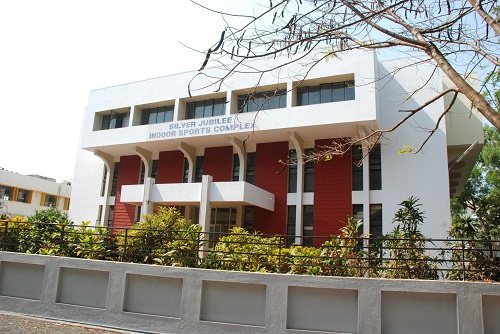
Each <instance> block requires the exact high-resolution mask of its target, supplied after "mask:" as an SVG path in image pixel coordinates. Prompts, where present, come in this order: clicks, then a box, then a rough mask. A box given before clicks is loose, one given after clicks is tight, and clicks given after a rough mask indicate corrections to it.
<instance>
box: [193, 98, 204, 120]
mask: <svg viewBox="0 0 500 334" xmlns="http://www.w3.org/2000/svg"><path fill="white" fill-rule="evenodd" d="M204 112H205V104H204V103H203V101H201V102H196V105H195V107H194V118H203V117H204Z"/></svg>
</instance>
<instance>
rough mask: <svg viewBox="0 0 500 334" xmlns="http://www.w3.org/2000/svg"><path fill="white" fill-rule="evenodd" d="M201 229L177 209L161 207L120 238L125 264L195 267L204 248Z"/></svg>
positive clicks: (119, 242) (120, 247)
mask: <svg viewBox="0 0 500 334" xmlns="http://www.w3.org/2000/svg"><path fill="white" fill-rule="evenodd" d="M200 232H201V226H200V225H196V224H192V223H191V222H190V221H186V219H185V218H184V217H183V216H182V215H181V213H180V212H179V211H178V210H177V209H175V208H171V207H169V208H165V207H160V208H159V209H158V213H154V214H147V215H144V216H143V218H142V221H141V222H139V223H137V224H135V225H134V226H133V227H132V229H129V230H125V231H123V232H120V233H119V234H118V236H117V244H118V250H119V253H121V254H125V257H126V258H124V259H123V260H126V261H132V262H139V263H149V264H155V263H156V264H162V265H171V266H196V264H197V259H198V251H199V249H200V247H201V246H202V244H203V240H202V238H201V236H200Z"/></svg>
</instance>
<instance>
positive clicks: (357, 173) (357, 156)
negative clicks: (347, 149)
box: [352, 145, 363, 191]
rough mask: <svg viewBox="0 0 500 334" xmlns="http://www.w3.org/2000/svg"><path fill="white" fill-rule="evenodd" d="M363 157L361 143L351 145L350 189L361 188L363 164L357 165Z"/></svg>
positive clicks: (357, 189) (356, 189)
mask: <svg viewBox="0 0 500 334" xmlns="http://www.w3.org/2000/svg"><path fill="white" fill-rule="evenodd" d="M362 159H363V148H362V147H361V145H355V146H353V147H352V190H353V191H359V190H363V165H359V164H360V163H361V161H362ZM358 165H359V166H358Z"/></svg>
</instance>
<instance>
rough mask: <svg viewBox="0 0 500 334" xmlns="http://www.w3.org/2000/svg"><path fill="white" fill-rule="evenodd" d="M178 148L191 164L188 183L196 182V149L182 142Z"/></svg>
mask: <svg viewBox="0 0 500 334" xmlns="http://www.w3.org/2000/svg"><path fill="white" fill-rule="evenodd" d="M177 148H178V149H179V150H180V151H182V153H184V157H185V158H186V159H187V160H188V163H189V176H188V183H192V182H194V171H195V166H196V149H195V148H194V147H192V146H190V145H188V144H186V143H184V142H180V143H179V145H177Z"/></svg>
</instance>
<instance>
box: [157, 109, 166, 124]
mask: <svg viewBox="0 0 500 334" xmlns="http://www.w3.org/2000/svg"><path fill="white" fill-rule="evenodd" d="M163 122H165V110H164V109H163V108H161V110H159V111H158V114H157V115H156V123H163Z"/></svg>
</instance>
